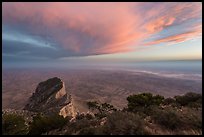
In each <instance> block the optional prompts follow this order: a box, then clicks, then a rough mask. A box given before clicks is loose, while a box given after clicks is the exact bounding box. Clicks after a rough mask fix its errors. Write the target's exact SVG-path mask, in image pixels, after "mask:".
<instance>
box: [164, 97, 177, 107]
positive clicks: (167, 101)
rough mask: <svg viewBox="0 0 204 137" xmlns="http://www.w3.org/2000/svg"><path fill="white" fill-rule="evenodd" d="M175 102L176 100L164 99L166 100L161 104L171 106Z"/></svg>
mask: <svg viewBox="0 0 204 137" xmlns="http://www.w3.org/2000/svg"><path fill="white" fill-rule="evenodd" d="M175 102H176V100H175V99H173V98H166V99H164V101H163V104H164V105H170V104H173V103H175Z"/></svg>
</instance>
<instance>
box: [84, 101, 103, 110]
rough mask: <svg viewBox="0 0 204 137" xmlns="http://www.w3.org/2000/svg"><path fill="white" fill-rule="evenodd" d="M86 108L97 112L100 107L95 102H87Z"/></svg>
mask: <svg viewBox="0 0 204 137" xmlns="http://www.w3.org/2000/svg"><path fill="white" fill-rule="evenodd" d="M87 106H88V108H89V109H90V110H98V109H99V108H100V105H99V103H98V102H97V101H89V102H87Z"/></svg>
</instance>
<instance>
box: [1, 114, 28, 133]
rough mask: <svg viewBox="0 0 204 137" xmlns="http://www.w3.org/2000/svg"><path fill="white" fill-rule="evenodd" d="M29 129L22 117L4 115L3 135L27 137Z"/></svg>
mask: <svg viewBox="0 0 204 137" xmlns="http://www.w3.org/2000/svg"><path fill="white" fill-rule="evenodd" d="M27 133H28V127H27V126H26V125H25V120H24V118H23V117H22V116H19V115H16V114H3V116H2V134H3V135H26V134H27Z"/></svg>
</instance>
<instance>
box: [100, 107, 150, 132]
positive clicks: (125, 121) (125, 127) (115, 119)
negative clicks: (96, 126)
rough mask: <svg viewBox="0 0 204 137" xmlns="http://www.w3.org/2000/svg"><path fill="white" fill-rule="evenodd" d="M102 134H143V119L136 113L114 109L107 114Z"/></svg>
mask: <svg viewBox="0 0 204 137" xmlns="http://www.w3.org/2000/svg"><path fill="white" fill-rule="evenodd" d="M103 134H108V135H143V134H147V132H146V131H145V130H144V121H143V120H142V119H141V117H140V116H139V115H137V114H134V113H130V112H121V111H116V112H113V113H111V114H109V115H108V116H107V121H106V123H105V124H104V128H103Z"/></svg>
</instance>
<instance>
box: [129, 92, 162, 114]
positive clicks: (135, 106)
mask: <svg viewBox="0 0 204 137" xmlns="http://www.w3.org/2000/svg"><path fill="white" fill-rule="evenodd" d="M163 100H164V97H163V96H160V95H156V96H153V95H152V94H151V93H142V94H137V95H130V96H128V97H127V101H128V110H129V111H131V112H138V111H139V112H141V111H142V112H143V110H146V109H147V108H148V107H149V106H152V105H156V106H159V105H160V104H161V103H162V102H163Z"/></svg>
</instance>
